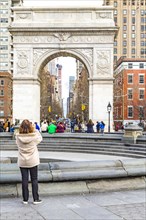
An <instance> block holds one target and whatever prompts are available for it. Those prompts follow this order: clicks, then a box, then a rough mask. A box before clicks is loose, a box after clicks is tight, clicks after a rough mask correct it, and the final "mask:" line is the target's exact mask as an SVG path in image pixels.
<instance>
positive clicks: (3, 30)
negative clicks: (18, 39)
mask: <svg viewBox="0 0 146 220" xmlns="http://www.w3.org/2000/svg"><path fill="white" fill-rule="evenodd" d="M7 31H8V29H7V28H1V29H0V32H7Z"/></svg>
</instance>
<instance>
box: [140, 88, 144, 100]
mask: <svg viewBox="0 0 146 220" xmlns="http://www.w3.org/2000/svg"><path fill="white" fill-rule="evenodd" d="M139 99H140V100H143V99H144V89H139Z"/></svg>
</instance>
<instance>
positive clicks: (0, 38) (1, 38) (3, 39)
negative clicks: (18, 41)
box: [0, 37, 8, 42]
mask: <svg viewBox="0 0 146 220" xmlns="http://www.w3.org/2000/svg"><path fill="white" fill-rule="evenodd" d="M0 41H2V42H5V41H8V37H0Z"/></svg>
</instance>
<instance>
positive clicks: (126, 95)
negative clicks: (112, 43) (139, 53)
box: [114, 58, 146, 124]
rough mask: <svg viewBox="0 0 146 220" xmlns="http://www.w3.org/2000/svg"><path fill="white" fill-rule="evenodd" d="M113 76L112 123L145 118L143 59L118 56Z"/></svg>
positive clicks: (145, 79) (145, 75)
mask: <svg viewBox="0 0 146 220" xmlns="http://www.w3.org/2000/svg"><path fill="white" fill-rule="evenodd" d="M114 78H115V80H114V123H115V124H117V123H123V124H125V123H128V122H134V123H139V122H140V121H141V120H146V61H145V59H140V58H139V59H128V58H120V59H119V60H118V61H117V65H116V66H115V69H114Z"/></svg>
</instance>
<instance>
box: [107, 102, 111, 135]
mask: <svg viewBox="0 0 146 220" xmlns="http://www.w3.org/2000/svg"><path fill="white" fill-rule="evenodd" d="M111 109H112V106H111V104H110V102H109V103H108V105H107V111H108V133H110V112H111Z"/></svg>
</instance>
